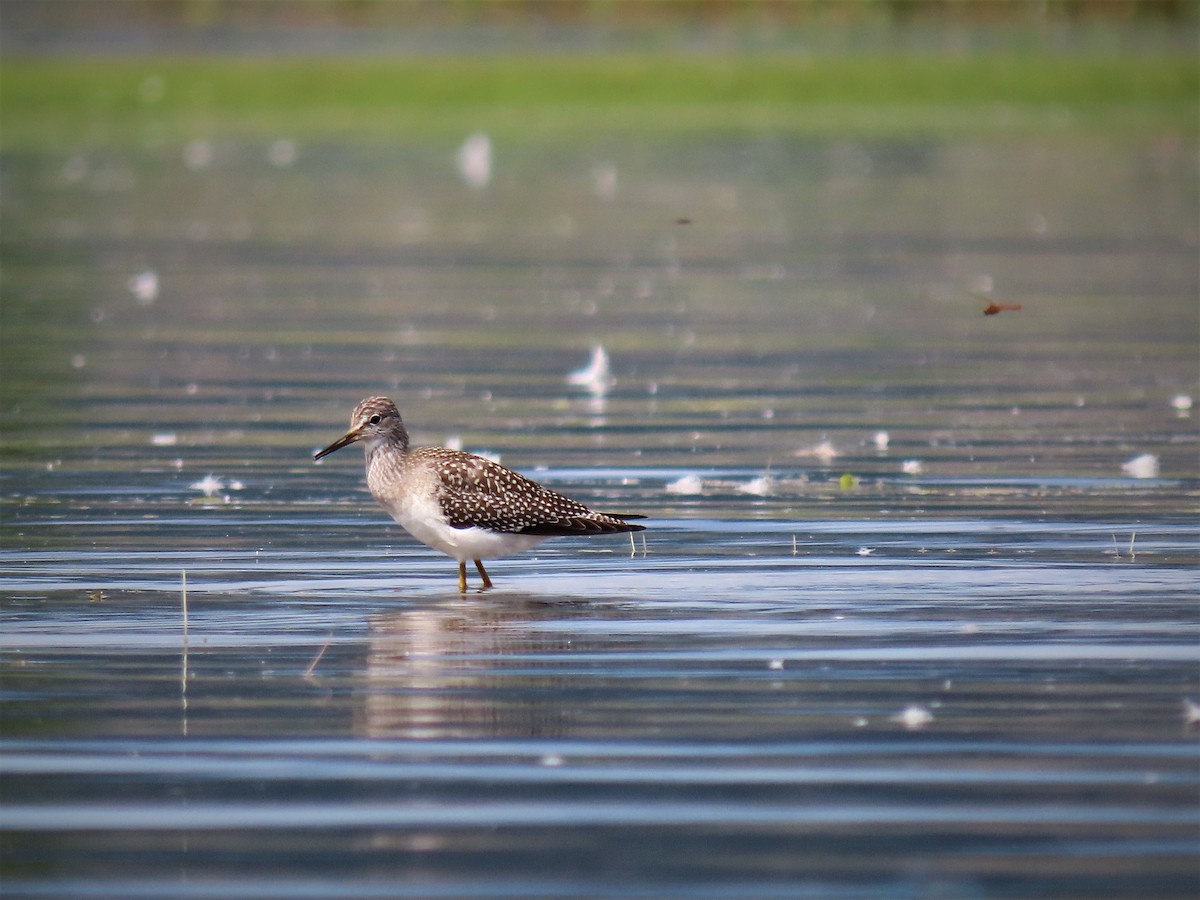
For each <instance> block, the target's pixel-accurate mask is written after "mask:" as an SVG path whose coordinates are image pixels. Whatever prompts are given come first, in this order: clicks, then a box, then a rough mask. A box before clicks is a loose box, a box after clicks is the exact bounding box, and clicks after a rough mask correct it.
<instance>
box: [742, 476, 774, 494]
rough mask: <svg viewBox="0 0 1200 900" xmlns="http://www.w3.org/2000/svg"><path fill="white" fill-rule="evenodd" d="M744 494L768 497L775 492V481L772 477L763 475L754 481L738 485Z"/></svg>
mask: <svg viewBox="0 0 1200 900" xmlns="http://www.w3.org/2000/svg"><path fill="white" fill-rule="evenodd" d="M738 490H739V491H740V492H741V493H743V494H753V495H754V496H756V497H767V496H770V495H771V494H773V493H774V492H775V479H774V478H772V477H771V476H770V475H762V476H760V477H758V478H755V479H754V480H753V481H748V482H746V483H745V484H741V485H738Z"/></svg>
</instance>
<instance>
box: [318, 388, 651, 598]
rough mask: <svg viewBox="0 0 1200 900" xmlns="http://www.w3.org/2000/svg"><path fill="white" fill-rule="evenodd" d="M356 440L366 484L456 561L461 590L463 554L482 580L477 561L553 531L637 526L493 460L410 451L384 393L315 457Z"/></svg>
mask: <svg viewBox="0 0 1200 900" xmlns="http://www.w3.org/2000/svg"><path fill="white" fill-rule="evenodd" d="M355 442H362V443H363V445H364V449H365V451H366V463H367V486H368V487H369V488H370V490H371V493H372V495H373V496H374V497H375V499H376V500H378V501H379V503H380V505H381V506H383V508H384V509H386V510H387V511H388V512H389V513H390V514H391V515H392V517H393V518H394V519H395V520H396V521H397V522H398V523H400V525H402V526H403V527H404V528H405V529H406V530H407V531H408V532H409V533H410V534H412V535H413V536H414V537H415V538H417V539H418V540H420V541H422V542H423V543H425V544H427V545H429V546H431V547H434V548H436V549H438V550H441V551H442V552H444V553H446V554H448V555H450V556H452V557H454V558H456V559H458V561H459V588H460V589H461V590H465V589H466V560H468V559H471V560H474V562H475V565H476V567H477V568H478V569H479V573H480V575H481V576H482V577H483V581H484V586H485V587H490V586H491V581H490V579H489V578H488V576H487V573H486V572H485V571H484V569H483V564H482V560H483V559H490V558H493V557H496V556H503V555H506V554H508V553H511V552H514V551H516V550H523V549H527V548H529V547H531V546H533V545H534V544H537V543H539V542H540V541H542V540H544V539H546V538H548V537H553V536H555V535H571V534H582V535H586V534H613V533H617V532H624V531H642V530H643V528H644V526H642V525H636V524H631V523H630V522H627V521H626V519H639V518H642V517H641V516H634V515H624V514H615V513H601V512H594V511H592V510H590V509H588V507H586V506H584V505H583V504H582V503H579V502H578V501H575V500H572V499H570V498H569V497H565V496H563V495H562V494H559V493H557V492H555V491H552V490H550V489H549V488H545V487H543V486H542V485H540V484H538V483H537V482H536V481H532V480H531V479H529V478H526V477H525V476H524V475H521V474H519V473H517V472H514V471H512V470H511V469H508V468H505V467H504V466H502V465H500V464H499V463H496V462H492V461H491V460H489V459H484V458H483V457H481V456H475V455H474V454H471V453H464V452H462V451H461V450H448V449H445V448H441V447H425V448H420V449H415V450H410V449H409V442H408V431H407V430H406V429H405V427H404V423H403V421H402V420H401V418H400V413H399V411H398V410H397V409H396V405H395V404H394V403H393V402H392V401H391V400H389V399H388V398H386V397H369V398H368V399H366V400H363V401H362V402H361V403H359V404H358V406H357V407H356V408H355V410H354V414H353V415H352V416H351V418H350V430H349V431H348V432H347V433H346V434H345V435H344V436H343V437H342V438H340V439H339V440H337V441H335V442H334V443H333V444H330V445H329V446H328V447H326V448H325V449H324V450H322V451H320V452H319V453H317V454H316V455H315V457H314V458H315V459H320V458H321V457H323V456H325V455H327V454H329V453H332V452H333V451H335V450H338V449H340V448H341V447H344V446H346V445H347V444H352V443H355Z"/></svg>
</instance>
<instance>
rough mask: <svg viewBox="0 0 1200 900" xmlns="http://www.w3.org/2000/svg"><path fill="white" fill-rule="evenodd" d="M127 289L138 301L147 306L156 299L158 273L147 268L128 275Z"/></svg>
mask: <svg viewBox="0 0 1200 900" xmlns="http://www.w3.org/2000/svg"><path fill="white" fill-rule="evenodd" d="M129 290H130V293H132V294H133V296H134V299H136V300H137V302H138V303H140V304H142V306H149V305H150V304H151V303H153V302H154V301H155V300H157V299H158V273H157V272H155V271H154V270H153V269H147V270H146V271H144V272H138V273H137V274H136V275H132V276H130V278H129Z"/></svg>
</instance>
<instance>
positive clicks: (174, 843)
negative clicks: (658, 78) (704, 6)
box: [0, 138, 1200, 898]
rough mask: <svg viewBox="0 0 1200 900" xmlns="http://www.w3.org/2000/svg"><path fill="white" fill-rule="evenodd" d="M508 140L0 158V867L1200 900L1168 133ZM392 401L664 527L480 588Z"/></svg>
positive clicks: (1183, 392) (377, 891)
mask: <svg viewBox="0 0 1200 900" xmlns="http://www.w3.org/2000/svg"><path fill="white" fill-rule="evenodd" d="M503 149H504V148H499V149H498V151H497V166H498V170H499V171H498V176H497V179H496V182H495V183H494V184H493V185H492V186H491V187H490V188H489V189H488V190H485V191H477V190H472V189H470V188H468V187H466V186H464V185H462V184H460V183H458V182H457V180H456V177H455V176H454V174H453V166H452V148H450V149H448V150H447V151H446V153H445V154H444V155H441V156H439V155H437V154H426V155H425V156H420V158H419V159H414V157H413V155H412V154H409V155H407V156H406V155H404V154H400V155H399V156H389V155H388V154H386V153H383V152H381V151H380V150H379V148H371V147H363V146H359V145H354V144H347V145H345V146H340V145H339V146H321V147H306V146H301V147H299V149H298V154H297V155H296V159H295V160H294V162H291V161H289V163H288V165H287V166H286V167H283V166H280V165H278V163H277V162H276V163H271V162H270V161H268V160H267V158H266V157H265V156H264V154H263V152H262V151H263V148H255V147H248V146H242V145H238V144H236V143H221V142H220V141H216V142H215V143H214V152H213V157H212V161H211V163H209V164H208V165H207V168H202V169H198V168H197V167H196V166H195V165H192V166H191V167H189V166H187V165H184V164H183V163H181V162H180V159H181V157H180V155H179V148H163V147H161V146H159V145H157V144H156V145H150V146H147V147H146V148H145V149H144V151H142V152H140V153H132V154H131V155H130V156H129V157H128V158H125V157H120V156H114V155H107V156H106V155H97V156H88V155H87V152H86V149H73V148H63V150H62V153H61V155H59V156H50V157H21V158H15V159H9V160H7V161H6V167H7V169H6V171H7V174H6V179H7V181H6V183H7V184H8V185H9V187H8V189H7V191H6V196H5V200H4V205H5V210H6V216H7V218H8V221H10V222H15V221H19V222H20V223H21V229H20V230H19V231H14V230H13V229H12V228H8V229H7V230H6V234H5V237H4V247H5V256H6V275H5V279H4V281H3V283H2V284H0V290H2V291H3V300H4V303H3V315H4V341H5V363H4V367H5V372H4V375H5V379H4V407H5V408H4V426H3V427H4V431H3V452H4V455H5V467H4V473H3V476H2V478H3V480H2V481H0V491H2V500H3V522H2V523H0V535H2V537H3V547H2V549H0V621H2V623H3V627H2V630H0V649H2V651H3V657H2V659H0V667H2V668H0V674H2V675H3V681H2V685H0V704H2V706H0V709H2V713H3V715H2V718H0V729H2V731H3V740H2V745H0V749H2V750H3V754H4V756H3V766H4V783H3V792H4V807H5V808H4V812H3V820H2V821H0V829H2V832H0V849H2V852H3V866H4V888H5V891H6V893H8V894H10V895H12V896H50V895H57V896H90V897H100V896H113V897H117V896H119V897H163V896H178V897H189V896H205V897H207V896H239V897H240V896H279V897H282V896H286V897H305V896H328V895H337V896H341V897H356V896H413V897H429V896H437V897H489V898H498V897H655V898H663V897H676V896H678V897H720V898H732V897H796V896H813V897H927V896H939V897H973V896H978V897H984V896H987V897H994V896H1011V897H1026V896H1055V897H1068V896H1074V897H1101V896H1129V897H1135V896H1136V897H1150V896H1155V897H1170V896H1178V897H1184V896H1192V895H1194V892H1195V890H1196V888H1197V882H1196V854H1197V849H1198V846H1197V840H1196V835H1197V825H1198V824H1200V814H1198V812H1197V804H1196V797H1197V787H1198V783H1200V778H1198V759H1197V745H1196V727H1197V726H1196V718H1197V710H1196V706H1195V703H1196V702H1200V684H1198V678H1197V673H1198V671H1200V669H1198V666H1197V663H1200V651H1198V649H1197V647H1198V638H1200V628H1198V623H1197V615H1196V601H1195V573H1196V562H1197V538H1196V512H1197V498H1198V495H1200V478H1198V472H1197V468H1196V450H1197V441H1196V431H1195V425H1194V419H1192V418H1191V412H1190V411H1189V409H1188V408H1187V403H1186V400H1187V398H1189V397H1191V396H1193V395H1194V394H1195V393H1196V391H1197V384H1196V375H1197V373H1196V367H1195V349H1196V347H1195V336H1196V333H1197V327H1196V326H1197V322H1196V320H1197V310H1196V306H1195V298H1196V295H1197V275H1196V269H1195V258H1196V256H1195V254H1196V230H1195V221H1196V209H1195V204H1194V202H1193V201H1194V200H1195V193H1194V190H1193V189H1194V174H1192V170H1191V167H1190V163H1189V162H1188V156H1187V152H1183V153H1179V154H1178V155H1175V156H1173V155H1172V152H1174V151H1171V150H1170V147H1167V148H1166V149H1164V146H1163V145H1162V144H1161V143H1157V144H1156V143H1152V142H1151V143H1145V144H1143V143H1138V142H1137V141H1133V140H1123V141H1107V140H1104V139H1098V140H1088V141H1079V142H1073V141H1071V140H1067V139H1063V140H1053V141H1047V142H1039V141H1035V140H1033V139H1014V140H1013V141H1012V142H1011V144H1008V145H999V146H991V145H987V146H984V145H977V144H972V143H971V142H969V141H963V142H961V143H953V142H950V143H935V142H928V143H927V142H919V141H914V142H912V143H911V144H907V143H901V144H897V143H894V142H892V143H889V142H879V143H863V144H861V145H860V144H846V143H840V142H830V143H822V142H814V143H811V144H807V143H804V142H799V143H789V142H787V141H781V140H772V139H745V140H741V141H739V140H735V139H732V138H731V139H729V141H728V142H722V141H714V142H713V143H712V144H711V145H700V146H698V145H696V144H695V143H689V144H688V145H680V146H673V145H672V146H662V145H661V143H660V144H655V143H653V142H648V143H647V144H646V145H645V146H640V145H638V144H637V143H636V142H634V143H632V144H630V145H629V146H620V145H615V144H612V145H606V146H599V147H595V146H589V147H565V148H564V147H562V146H557V147H554V148H552V150H551V151H547V152H546V153H545V154H544V155H542V156H537V155H534V154H533V152H532V151H531V150H530V149H529V148H528V147H527V148H525V149H524V151H522V152H515V151H514V154H513V155H508V156H506V155H505V154H504V153H503V152H502V151H503ZM1192 150H1193V151H1194V148H1192ZM168 151H169V152H168ZM522 154H524V155H522ZM182 158H183V159H184V160H185V161H186V157H182ZM193 162H194V161H193ZM418 163H419V164H421V165H425V166H428V167H429V168H428V169H427V170H421V174H422V177H418V171H417V170H415V169H414V166H417V165H418ZM597 166H600V167H601V168H600V169H599V170H598V169H597ZM597 171H600V172H602V173H608V172H610V171H611V172H612V173H615V174H614V175H613V177H614V178H616V179H617V180H616V181H615V184H616V185H618V187H617V188H615V190H609V189H608V188H605V190H603V191H598V190H597V187H596V185H597V180H596V179H597V175H596V173H597ZM81 173H82V174H81ZM68 176H69V177H68ZM77 176H78V177H77ZM101 176H103V177H101ZM118 176H119V177H118ZM609 180H611V179H609ZM609 180H605V182H604V183H605V184H608V183H609ZM1181 197H1182V198H1183V199H1180V198H1181ZM1188 198H1190V199H1188ZM143 272H152V273H153V274H154V276H155V279H156V282H157V291H156V292H155V294H154V296H153V297H148V296H147V295H146V294H147V292H146V291H145V289H144V288H143V289H142V292H141V293H140V294H139V293H138V283H137V282H136V281H134V282H131V281H130V279H134V278H136V277H137V276H138V274H139V273H143ZM143 284H144V283H143ZM973 290H974V291H980V290H983V291H984V293H985V295H987V296H992V297H1000V296H1001V295H1003V297H1001V299H1007V300H1009V301H1016V302H1020V303H1021V304H1022V305H1023V307H1024V308H1023V309H1022V310H1020V311H1016V312H1013V311H1009V312H1005V313H1002V314H1001V315H998V316H995V317H986V318H985V317H984V316H982V315H981V312H982V308H983V305H984V302H981V301H980V300H978V299H977V298H976V297H975V296H973V294H972V291H973ZM597 343H599V344H603V345H604V346H605V347H607V349H608V352H609V354H610V356H611V359H612V368H613V375H614V377H615V383H614V384H613V385H612V386H611V388H610V389H608V390H607V391H604V392H597V393H595V394H593V393H590V392H588V391H587V390H583V389H580V388H573V387H570V386H568V385H567V384H566V382H565V375H566V373H567V372H569V371H571V370H573V369H576V368H578V367H580V366H582V365H583V364H584V363H585V362H586V360H587V357H588V354H589V353H590V350H591V347H592V345H593V344H597ZM378 393H386V394H389V395H391V396H392V397H394V398H395V399H396V400H397V402H398V404H399V405H400V408H401V410H402V412H403V413H404V415H405V418H406V420H407V422H408V424H409V427H410V429H411V430H412V432H413V434H414V437H415V439H416V440H417V441H418V442H419V443H443V442H446V441H451V440H453V441H458V442H461V444H462V445H463V446H465V447H466V448H467V449H471V450H478V451H488V452H491V453H497V454H499V455H500V456H501V458H502V459H503V461H504V462H505V463H506V464H509V465H511V466H514V467H516V468H519V469H521V470H522V471H524V472H526V473H528V474H530V475H532V476H533V477H535V478H538V479H539V480H542V481H544V482H546V483H547V484H550V485H551V486H553V487H555V488H557V489H560V490H563V491H565V492H567V493H570V494H572V495H573V496H577V497H579V498H580V499H583V500H586V501H587V502H589V503H592V504H593V505H596V506H597V507H599V508H602V509H613V510H615V511H618V512H641V513H645V514H647V515H648V516H649V517H650V518H649V520H648V525H649V530H648V531H647V532H645V533H644V535H643V534H639V535H637V536H635V538H634V539H633V540H632V541H631V540H629V539H628V538H627V537H623V536H619V537H614V538H600V539H595V540H592V541H570V540H554V541H550V542H548V543H546V544H544V545H542V546H541V547H539V548H537V550H535V551H533V552H531V553H527V554H524V555H521V556H517V557H513V558H511V559H508V560H503V561H497V562H496V563H494V564H492V565H491V566H490V570H491V572H492V575H493V577H494V579H495V581H496V584H497V587H496V589H495V590H493V591H491V592H489V593H487V594H478V593H474V592H471V593H468V594H467V595H464V596H459V595H458V593H457V591H456V590H455V572H454V568H455V567H454V563H453V562H452V561H450V560H448V559H446V558H444V557H441V556H440V555H438V554H436V553H434V552H432V551H429V550H427V549H426V548H424V547H421V546H419V545H417V544H415V542H413V541H412V540H410V539H409V538H407V536H405V535H404V534H403V533H401V532H400V531H399V529H398V528H397V527H396V526H394V525H392V524H391V523H390V522H388V521H387V519H386V517H385V516H384V515H383V514H382V513H381V512H380V511H379V510H377V509H376V508H375V507H374V506H373V505H372V503H371V502H370V499H369V497H367V496H366V494H365V491H364V489H363V486H362V473H361V458H360V455H359V454H358V452H357V451H356V450H353V449H351V450H346V451H342V452H341V453H338V454H336V455H333V456H330V457H328V458H327V459H325V460H323V461H322V462H321V463H320V464H314V463H313V462H312V461H311V455H312V452H313V451H314V450H315V449H317V448H319V447H321V446H324V445H325V444H327V443H329V442H330V441H331V440H333V439H334V438H336V437H337V436H339V435H340V434H341V433H342V432H343V430H344V429H345V424H346V418H347V416H348V415H349V412H350V410H351V408H352V407H353V405H354V403H355V402H356V401H357V400H358V399H359V398H360V397H362V396H366V395H371V394H378ZM1145 454H1150V455H1152V456H1153V457H1154V458H1155V462H1154V464H1153V465H1152V466H1150V467H1149V468H1148V469H1147V468H1146V465H1145V464H1143V466H1142V469H1143V470H1144V471H1138V470H1136V469H1135V470H1124V469H1123V468H1122V466H1123V464H1126V463H1128V462H1129V461H1130V460H1132V459H1134V458H1135V457H1138V456H1143V455H1145ZM1131 472H1132V474H1131ZM1135 474H1140V475H1145V476H1147V477H1134V475H1135Z"/></svg>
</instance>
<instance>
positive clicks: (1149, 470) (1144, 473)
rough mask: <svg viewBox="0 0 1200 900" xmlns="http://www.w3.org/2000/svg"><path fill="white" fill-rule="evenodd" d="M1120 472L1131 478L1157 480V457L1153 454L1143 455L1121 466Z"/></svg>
mask: <svg viewBox="0 0 1200 900" xmlns="http://www.w3.org/2000/svg"><path fill="white" fill-rule="evenodd" d="M1121 471H1122V472H1124V473H1125V474H1126V475H1128V476H1130V477H1131V478H1157V477H1158V457H1157V456H1155V455H1154V454H1153V453H1143V454H1142V455H1141V456H1135V457H1134V458H1133V459H1131V460H1129V461H1128V462H1125V463H1122V464H1121Z"/></svg>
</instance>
